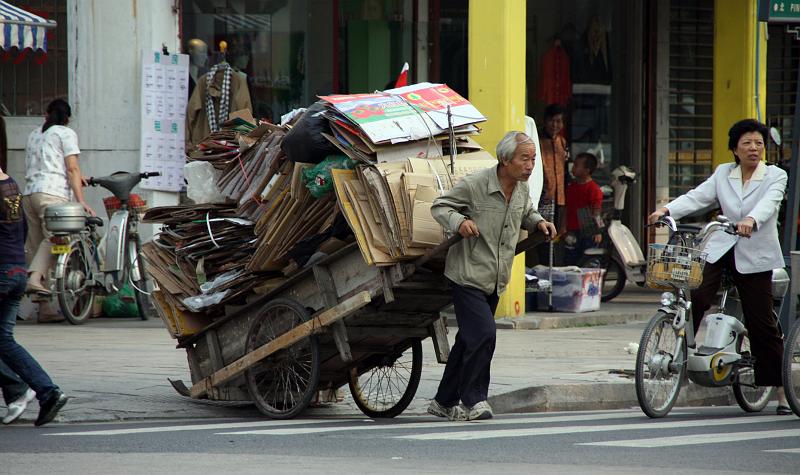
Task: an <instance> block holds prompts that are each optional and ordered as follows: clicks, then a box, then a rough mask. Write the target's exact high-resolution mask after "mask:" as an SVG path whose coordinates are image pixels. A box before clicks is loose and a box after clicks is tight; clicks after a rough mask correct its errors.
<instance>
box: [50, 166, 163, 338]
mask: <svg viewBox="0 0 800 475" xmlns="http://www.w3.org/2000/svg"><path fill="white" fill-rule="evenodd" d="M159 175H160V173H158V172H155V173H136V174H133V173H128V172H116V173H113V174H111V175H110V176H106V177H99V178H90V179H89V181H88V184H89V185H90V186H101V187H103V188H105V189H107V190H109V191H110V192H111V193H113V194H114V196H116V197H117V199H119V200H120V209H118V210H116V211H115V212H114V214H112V215H111V218H110V220H109V227H108V229H109V230H108V232H107V233H106V245H105V258H104V259H103V262H102V264H101V259H100V255H99V242H100V240H99V236H98V234H97V227H101V226H103V220H102V219H100V218H96V217H88V216H86V214H85V213H84V211H83V208H82V207H81V205H79V204H77V203H66V204H63V205H56V206H51V207H48V208H47V210H46V211H45V225H46V226H47V229H48V230H49V231H51V232H52V233H53V237H52V238H51V239H50V240H51V242H52V243H53V246H52V248H51V252H52V253H53V254H54V255H56V256H58V258H57V261H56V267H55V273H54V277H55V289H56V294H57V296H58V304H59V307H60V309H61V311H62V313H63V314H64V317H65V318H66V319H67V321H69V322H70V323H71V324H73V325H80V324H82V323H85V322H86V321H87V320H88V319H89V317H90V315H91V311H92V305H93V304H94V298H95V294H96V293H102V294H106V295H108V294H113V293H116V292H119V290H120V289H121V288H122V287H123V286H124V285H125V284H126V283H127V282H130V283H131V285H132V287H133V289H134V296H135V299H136V306H137V308H138V314H139V317H140V318H141V319H142V320H147V319H148V318H149V317H150V302H149V299H148V295H149V294H148V290H147V289H148V285H147V274H146V272H145V263H144V259H143V258H141V257H140V256H141V252H142V242H141V238H140V236H139V216H138V215H137V213H130V212H129V211H128V199H129V197H130V192H131V190H132V189H133V187H135V186H136V185H137V184H138V183H139V182H140V181H141V180H142V179H144V178H150V177H154V176H159ZM101 265H102V269H101Z"/></svg>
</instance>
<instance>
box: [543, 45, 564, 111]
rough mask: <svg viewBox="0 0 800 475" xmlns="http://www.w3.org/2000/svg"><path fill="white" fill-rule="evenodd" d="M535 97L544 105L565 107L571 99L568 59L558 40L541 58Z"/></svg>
mask: <svg viewBox="0 0 800 475" xmlns="http://www.w3.org/2000/svg"><path fill="white" fill-rule="evenodd" d="M539 71H540V76H539V88H538V91H537V93H536V97H537V98H538V99H539V100H541V101H542V102H543V103H545V104H560V105H562V106H566V105H567V104H568V103H569V101H570V99H571V98H572V80H571V78H570V59H569V56H568V55H567V52H566V50H565V49H564V48H563V47H562V46H561V40H559V39H558V38H556V39H555V41H554V42H553V46H551V47H550V49H548V50H547V51H546V52H545V53H544V56H542V62H541V66H540V68H539Z"/></svg>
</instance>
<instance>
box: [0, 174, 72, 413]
mask: <svg viewBox="0 0 800 475" xmlns="http://www.w3.org/2000/svg"><path fill="white" fill-rule="evenodd" d="M27 230H28V228H27V222H26V220H25V215H24V214H23V212H22V195H21V194H20V192H19V187H18V186H17V183H16V182H15V181H14V179H13V178H11V177H10V176H8V175H6V174H5V172H3V170H2V169H0V363H2V364H0V387H2V389H3V397H4V398H5V400H6V404H7V406H8V412H7V414H6V417H5V418H4V419H3V423H4V424H9V423H11V422H13V421H14V420H16V419H17V418H19V416H20V415H22V413H23V412H24V411H25V409H26V408H27V406H28V403H29V402H30V401H32V400H33V398H34V397H36V398H38V400H39V408H40V409H39V416H38V417H37V419H36V422H35V424H36V425H37V426H41V425H44V424H47V423H48V422H50V421H52V420H53V418H54V417H55V416H56V414H58V411H59V410H60V409H61V408H62V407H64V404H66V403H67V397H66V396H65V395H64V393H63V392H62V391H61V390H60V389H59V388H58V386H56V385H55V384H53V381H52V380H51V379H50V377H49V376H48V375H47V373H46V372H45V371H44V370H43V369H42V367H41V366H40V365H39V363H37V362H36V360H35V359H33V357H32V356H31V355H30V353H28V352H27V351H26V350H25V348H23V347H22V346H20V345H19V344H18V343H17V342H16V340H15V339H14V326H15V325H16V322H17V310H18V309H19V303H20V300H21V299H22V296H23V295H24V293H25V285H26V282H27V280H28V279H27V276H28V273H27V270H26V268H25V238H26V234H27Z"/></svg>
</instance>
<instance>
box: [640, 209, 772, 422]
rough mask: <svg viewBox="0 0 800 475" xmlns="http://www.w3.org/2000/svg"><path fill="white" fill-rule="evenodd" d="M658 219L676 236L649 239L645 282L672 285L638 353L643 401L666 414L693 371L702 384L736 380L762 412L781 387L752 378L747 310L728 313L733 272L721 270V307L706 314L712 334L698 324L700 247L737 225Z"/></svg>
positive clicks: (653, 412)
mask: <svg viewBox="0 0 800 475" xmlns="http://www.w3.org/2000/svg"><path fill="white" fill-rule="evenodd" d="M655 225H656V226H668V227H669V228H670V231H671V236H670V239H669V241H668V243H667V244H650V246H649V248H648V259H647V284H648V286H651V287H656V288H662V289H667V290H670V291H667V292H665V293H664V294H662V296H661V308H660V309H659V310H658V312H657V313H656V315H655V316H653V318H652V319H651V320H650V321H649V322H648V324H647V326H646V327H645V330H644V332H643V333H642V338H641V341H640V344H639V350H638V352H637V354H636V369H635V379H636V397H637V399H638V401H639V406H640V407H641V408H642V411H643V412H644V413H645V414H647V416H648V417H651V418H659V417H664V416H666V415H667V414H668V413H669V411H670V410H671V409H672V407H673V406H674V405H675V402H676V400H677V398H678V395H679V393H680V388H681V386H682V384H683V383H684V381H685V380H686V379H687V378H688V379H690V380H692V381H693V382H694V383H696V384H698V385H701V386H708V387H723V386H732V389H733V393H734V397H735V398H736V402H737V403H738V404H739V406H740V407H741V408H742V409H743V410H745V411H746V412H758V411H761V410H762V409H764V407H765V406H766V405H767V404H768V403H769V401H770V399H771V398H772V396H773V394H774V392H775V388H774V387H763V386H756V385H755V383H754V382H755V375H754V370H753V363H754V361H755V359H754V358H753V356H752V355H751V354H750V344H749V339H748V336H747V331H746V330H745V327H744V324H743V323H742V317H741V316H740V315H739V316H733V315H730V314H729V313H732V312H727V313H726V311H727V306H728V305H727V304H728V303H729V302H728V300H729V295H730V294H731V291H732V287H733V285H732V282H731V280H730V276H725V277H723V282H722V285H721V291H722V294H721V297H720V302H719V310H718V313H710V314H708V315H706V316H705V317H704V320H705V321H706V322H707V329H706V335H705V338H704V341H703V342H702V344H700V345H699V346H698V345H697V342H696V341H695V335H694V325H693V323H692V322H693V320H692V312H691V302H690V297H689V291H690V290H691V289H695V288H697V287H699V285H700V283H701V282H702V279H703V267H704V266H705V258H706V254H705V253H704V252H702V250H701V249H702V247H703V244H704V243H705V242H706V240H707V239H708V237H710V235H711V233H712V232H715V231H719V230H721V231H724V232H727V233H729V234H736V226H735V224H734V223H732V222H730V220H728V219H727V218H725V217H724V216H718V217H717V219H716V220H715V221H712V222H710V223H708V224H706V225H705V226H704V227H702V228H701V227H699V226H694V225H685V224H683V225H678V224H676V223H675V220H674V219H672V218H671V217H669V216H664V217H662V218H661V219H659V221H658V222H657V223H656V224H655ZM776 319H777V315H776ZM662 343H663V344H662ZM689 349H692V351H691V352H690V351H689Z"/></svg>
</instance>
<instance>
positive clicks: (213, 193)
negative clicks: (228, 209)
mask: <svg viewBox="0 0 800 475" xmlns="http://www.w3.org/2000/svg"><path fill="white" fill-rule="evenodd" d="M221 173H222V172H221V171H219V170H217V169H216V168H214V166H213V165H211V163H209V162H189V163H187V164H186V165H184V167H183V175H184V177H186V183H187V185H186V196H188V197H189V199H190V200H192V201H194V202H195V203H196V204H208V203H224V202H225V196H223V194H222V193H221V192H220V190H219V187H217V179H218V178H219V176H220V174H221Z"/></svg>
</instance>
